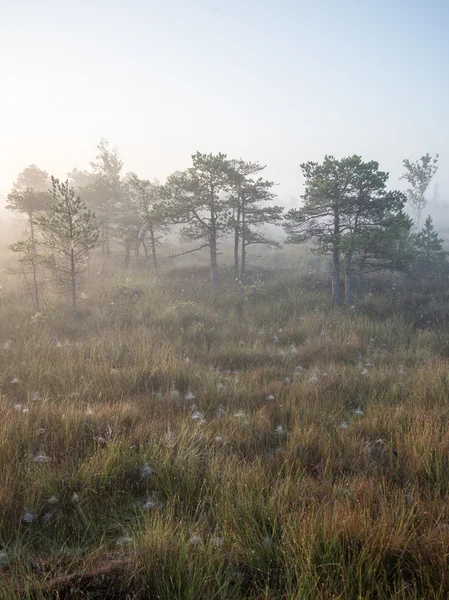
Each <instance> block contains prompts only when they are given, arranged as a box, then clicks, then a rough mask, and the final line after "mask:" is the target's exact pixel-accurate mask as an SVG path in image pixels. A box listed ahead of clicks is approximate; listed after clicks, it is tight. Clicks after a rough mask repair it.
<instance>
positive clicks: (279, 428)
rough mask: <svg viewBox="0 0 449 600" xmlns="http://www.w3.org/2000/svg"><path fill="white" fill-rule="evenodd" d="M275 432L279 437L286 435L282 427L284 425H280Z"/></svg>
mask: <svg viewBox="0 0 449 600" xmlns="http://www.w3.org/2000/svg"><path fill="white" fill-rule="evenodd" d="M275 432H276V433H277V435H285V429H284V428H283V427H282V425H278V426H277V427H276V429H275Z"/></svg>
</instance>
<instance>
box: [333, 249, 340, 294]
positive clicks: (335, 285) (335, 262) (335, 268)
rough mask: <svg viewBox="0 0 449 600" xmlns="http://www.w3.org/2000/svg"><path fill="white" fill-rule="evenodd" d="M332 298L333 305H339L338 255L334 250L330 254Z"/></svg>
mask: <svg viewBox="0 0 449 600" xmlns="http://www.w3.org/2000/svg"><path fill="white" fill-rule="evenodd" d="M332 298H333V300H334V302H335V304H341V286H340V254H339V252H338V250H337V251H335V250H334V252H333V254H332Z"/></svg>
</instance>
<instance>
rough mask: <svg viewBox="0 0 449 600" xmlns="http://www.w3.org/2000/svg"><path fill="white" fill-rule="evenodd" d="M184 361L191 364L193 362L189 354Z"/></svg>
mask: <svg viewBox="0 0 449 600" xmlns="http://www.w3.org/2000/svg"><path fill="white" fill-rule="evenodd" d="M184 362H185V363H186V365H189V364H190V363H191V362H192V360H191V359H190V358H189V357H188V356H186V357H185V359H184Z"/></svg>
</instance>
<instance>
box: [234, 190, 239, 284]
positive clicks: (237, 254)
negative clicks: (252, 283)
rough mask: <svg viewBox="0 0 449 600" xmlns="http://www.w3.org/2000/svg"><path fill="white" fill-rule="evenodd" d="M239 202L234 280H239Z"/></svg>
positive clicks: (235, 230) (235, 237)
mask: <svg viewBox="0 0 449 600" xmlns="http://www.w3.org/2000/svg"><path fill="white" fill-rule="evenodd" d="M238 202H239V204H238V206H237V216H236V223H235V227H234V279H238V278H239V241H240V201H238Z"/></svg>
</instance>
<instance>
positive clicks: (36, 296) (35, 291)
mask: <svg viewBox="0 0 449 600" xmlns="http://www.w3.org/2000/svg"><path fill="white" fill-rule="evenodd" d="M33 285H34V299H35V302H36V308H37V310H38V312H40V310H41V307H40V302H39V287H38V285H37V273H36V263H34V262H33Z"/></svg>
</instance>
